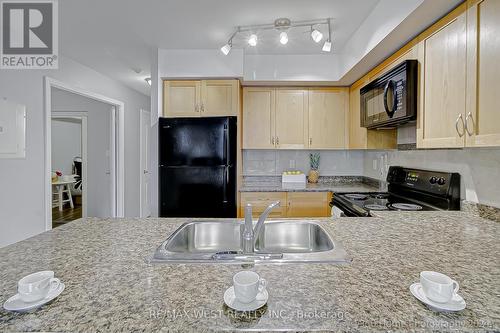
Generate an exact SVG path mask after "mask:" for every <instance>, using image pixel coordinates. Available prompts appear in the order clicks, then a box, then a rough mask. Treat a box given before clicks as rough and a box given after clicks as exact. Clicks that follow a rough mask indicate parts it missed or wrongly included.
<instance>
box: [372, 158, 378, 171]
mask: <svg viewBox="0 0 500 333" xmlns="http://www.w3.org/2000/svg"><path fill="white" fill-rule="evenodd" d="M372 168H373V170H377V159H374V160H373V161H372Z"/></svg>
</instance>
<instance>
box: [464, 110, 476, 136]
mask: <svg viewBox="0 0 500 333" xmlns="http://www.w3.org/2000/svg"><path fill="white" fill-rule="evenodd" d="M469 118H470V120H472V133H471V132H470V131H469ZM475 128H476V124H475V123H474V117H473V116H472V112H469V113H467V117H465V131H466V132H467V134H469V136H473V135H474V129H475Z"/></svg>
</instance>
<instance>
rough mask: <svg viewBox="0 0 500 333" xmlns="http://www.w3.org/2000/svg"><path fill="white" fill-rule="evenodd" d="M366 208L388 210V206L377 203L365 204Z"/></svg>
mask: <svg viewBox="0 0 500 333" xmlns="http://www.w3.org/2000/svg"><path fill="white" fill-rule="evenodd" d="M365 208H366V209H369V210H388V209H389V208H387V206H384V205H377V204H371V205H365Z"/></svg>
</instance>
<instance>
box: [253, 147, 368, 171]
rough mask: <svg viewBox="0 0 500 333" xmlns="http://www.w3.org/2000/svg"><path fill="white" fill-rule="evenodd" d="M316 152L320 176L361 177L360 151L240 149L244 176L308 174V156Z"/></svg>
mask: <svg viewBox="0 0 500 333" xmlns="http://www.w3.org/2000/svg"><path fill="white" fill-rule="evenodd" d="M311 152H319V153H320V156H321V160H320V165H319V172H320V175H322V176H362V175H363V167H364V159H363V156H364V155H363V154H364V153H363V151H355V150H350V151H349V150H322V151H319V150H318V151H307V150H251V149H250V150H244V151H243V175H244V176H279V175H281V173H282V172H283V171H285V170H291V169H293V170H300V171H302V172H304V173H307V172H309V153H311Z"/></svg>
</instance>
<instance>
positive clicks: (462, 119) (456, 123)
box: [455, 114, 465, 138]
mask: <svg viewBox="0 0 500 333" xmlns="http://www.w3.org/2000/svg"><path fill="white" fill-rule="evenodd" d="M459 120H461V121H462V128H464V129H465V123H464V117H463V116H462V114H459V115H458V118H457V120H456V121H455V129H456V130H457V133H458V136H459V137H460V138H461V137H463V136H464V134H465V130H464V131H462V133H460V131H459V129H458V121H459Z"/></svg>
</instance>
